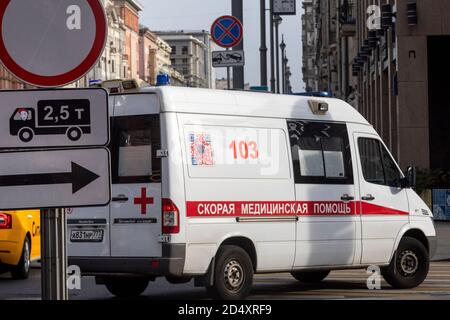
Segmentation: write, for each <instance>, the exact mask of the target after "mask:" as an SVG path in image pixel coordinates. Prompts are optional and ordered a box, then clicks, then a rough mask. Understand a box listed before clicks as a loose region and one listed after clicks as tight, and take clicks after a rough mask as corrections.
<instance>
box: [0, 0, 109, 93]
mask: <svg viewBox="0 0 450 320" xmlns="http://www.w3.org/2000/svg"><path fill="white" fill-rule="evenodd" d="M106 37H107V20H106V15H105V11H104V8H103V5H102V3H101V1H100V0H33V1H30V0H1V1H0V60H1V62H2V63H3V64H4V66H5V67H6V68H7V69H8V70H9V71H10V72H11V73H13V74H14V75H15V76H16V77H17V78H19V79H21V80H23V81H24V82H27V83H29V84H32V85H35V86H39V87H56V86H63V85H66V84H68V83H71V82H74V81H76V80H78V79H79V78H81V77H82V76H83V75H85V74H86V73H87V72H89V70H90V69H91V68H92V66H93V65H95V63H96V62H97V59H98V58H99V57H100V56H101V54H102V52H103V49H104V47H105V43H106Z"/></svg>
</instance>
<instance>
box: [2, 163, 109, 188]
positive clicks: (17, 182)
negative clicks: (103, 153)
mask: <svg viewBox="0 0 450 320" xmlns="http://www.w3.org/2000/svg"><path fill="white" fill-rule="evenodd" d="M98 178H100V176H98V175H96V174H95V173H93V172H91V171H89V170H87V169H86V168H83V167H82V166H80V165H78V164H76V163H74V162H72V171H71V172H63V173H38V174H21V175H11V176H0V187H15V186H37V185H53V184H68V183H70V184H72V194H75V193H77V192H78V191H80V190H81V189H83V188H84V187H86V186H87V185H88V184H90V183H91V182H93V181H95V180H97V179H98Z"/></svg>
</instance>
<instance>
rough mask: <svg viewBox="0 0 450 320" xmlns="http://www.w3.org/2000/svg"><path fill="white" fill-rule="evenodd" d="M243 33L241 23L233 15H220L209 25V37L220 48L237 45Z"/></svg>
mask: <svg viewBox="0 0 450 320" xmlns="http://www.w3.org/2000/svg"><path fill="white" fill-rule="evenodd" d="M243 34H244V28H243V26H242V23H241V22H240V21H239V20H238V19H236V18H235V17H233V16H222V17H220V18H218V19H217V20H216V21H214V23H213V25H212V26H211V37H212V39H213V40H214V42H215V43H216V44H217V45H218V46H220V47H222V48H232V47H235V46H237V45H238V44H239V43H240V42H241V41H242V37H243Z"/></svg>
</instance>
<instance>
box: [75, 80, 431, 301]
mask: <svg viewBox="0 0 450 320" xmlns="http://www.w3.org/2000/svg"><path fill="white" fill-rule="evenodd" d="M110 108H111V116H112V118H111V130H112V131H111V132H112V134H111V136H112V138H111V145H110V149H111V154H112V181H113V186H112V203H111V205H110V206H108V207H101V208H89V209H75V210H73V211H72V213H71V214H70V215H69V216H68V234H69V237H68V245H69V249H68V250H69V264H70V265H78V266H79V267H80V268H81V270H82V273H83V275H91V276H96V280H97V284H104V285H106V287H107V288H108V290H109V291H110V292H111V293H112V294H114V295H117V296H122V297H123V296H128V297H130V296H138V295H140V294H141V293H143V292H144V290H145V289H146V287H147V285H148V283H149V281H152V280H154V279H155V278H156V277H161V276H165V277H166V278H167V280H168V281H169V282H171V283H183V282H187V281H189V280H191V279H194V280H195V284H196V285H197V286H204V287H206V288H207V290H208V291H209V292H210V293H211V294H212V295H213V296H214V297H216V298H221V299H243V298H245V297H246V296H247V295H248V294H249V293H250V290H251V287H252V281H253V275H254V274H258V273H274V272H289V273H291V274H292V276H293V277H294V278H295V279H297V280H299V281H301V282H310V283H311V282H319V281H321V280H323V279H325V278H326V277H327V275H328V274H329V273H330V271H331V270H337V269H351V268H354V269H358V268H366V267H368V266H372V265H376V266H380V267H381V270H382V274H383V276H384V278H385V279H386V281H387V282H388V283H389V284H390V285H392V286H393V287H394V288H412V287H416V286H418V285H420V284H421V283H422V282H423V281H424V279H425V278H426V276H427V273H428V269H429V260H430V257H432V256H433V254H434V252H435V250H436V233H435V229H434V224H433V216H432V213H431V211H430V209H429V208H428V207H427V205H426V204H425V203H424V202H423V201H422V200H421V199H420V197H419V196H418V195H417V194H416V193H415V192H414V190H413V189H412V187H414V179H415V178H414V175H415V171H414V169H413V168H409V169H408V170H407V171H406V173H405V174H403V173H402V171H401V170H400V168H399V166H398V165H397V164H396V162H395V161H394V159H393V157H392V156H391V154H390V152H389V151H388V149H387V148H386V146H385V144H384V143H383V141H382V140H381V138H380V137H379V135H378V134H377V133H376V132H375V130H374V128H373V127H372V126H371V125H370V124H369V123H368V122H367V121H366V120H365V119H364V118H363V117H362V116H361V115H360V114H359V113H358V112H357V111H356V110H355V109H354V108H352V107H351V106H350V105H348V104H347V103H345V102H343V101H340V100H336V99H327V98H314V97H300V96H284V95H272V94H265V93H252V92H233V91H215V90H204V89H189V88H174V87H161V88H149V89H143V91H142V92H140V93H136V94H125V95H113V96H111V97H110Z"/></svg>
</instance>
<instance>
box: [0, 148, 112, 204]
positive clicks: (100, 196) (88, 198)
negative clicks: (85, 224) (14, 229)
mask: <svg viewBox="0 0 450 320" xmlns="http://www.w3.org/2000/svg"><path fill="white" fill-rule="evenodd" d="M109 158H110V155H109V151H108V150H107V149H104V148H98V149H73V150H46V151H24V152H7V153H0V206H1V208H0V209H1V210H12V209H17V210H18V209H30V208H75V207H92V206H105V205H107V204H108V203H109V202H110V198H111V191H110V168H109V163H110V161H109V160H110V159H109Z"/></svg>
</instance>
